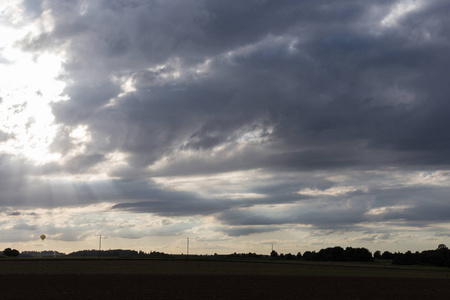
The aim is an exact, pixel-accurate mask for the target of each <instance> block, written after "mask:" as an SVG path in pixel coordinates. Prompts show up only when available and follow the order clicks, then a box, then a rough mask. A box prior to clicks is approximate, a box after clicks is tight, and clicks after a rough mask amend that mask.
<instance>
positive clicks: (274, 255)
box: [270, 250, 278, 258]
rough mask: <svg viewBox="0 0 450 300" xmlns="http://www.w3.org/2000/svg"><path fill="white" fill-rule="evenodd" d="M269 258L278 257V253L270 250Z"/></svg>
mask: <svg viewBox="0 0 450 300" xmlns="http://www.w3.org/2000/svg"><path fill="white" fill-rule="evenodd" d="M270 257H272V258H276V257H278V252H277V251H275V250H272V252H270Z"/></svg>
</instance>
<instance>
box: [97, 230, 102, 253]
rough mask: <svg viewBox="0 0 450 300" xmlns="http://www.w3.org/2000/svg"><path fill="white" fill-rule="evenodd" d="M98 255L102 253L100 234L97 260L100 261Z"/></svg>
mask: <svg viewBox="0 0 450 300" xmlns="http://www.w3.org/2000/svg"><path fill="white" fill-rule="evenodd" d="M100 253H102V235H101V234H100V240H99V242H98V258H99V259H100Z"/></svg>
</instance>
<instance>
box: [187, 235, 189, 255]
mask: <svg viewBox="0 0 450 300" xmlns="http://www.w3.org/2000/svg"><path fill="white" fill-rule="evenodd" d="M187 257H189V238H187Z"/></svg>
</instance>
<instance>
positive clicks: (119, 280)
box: [0, 259, 450, 299]
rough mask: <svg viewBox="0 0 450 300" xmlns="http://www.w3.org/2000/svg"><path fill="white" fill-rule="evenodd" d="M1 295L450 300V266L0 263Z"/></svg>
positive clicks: (27, 297) (212, 262)
mask: <svg viewBox="0 0 450 300" xmlns="http://www.w3.org/2000/svg"><path fill="white" fill-rule="evenodd" d="M0 282H1V284H0V293H1V298H2V299H44V298H45V299H424V298H430V299H450V270H449V269H445V268H439V269H438V268H398V267H397V268H393V267H390V266H382V265H381V266H380V265H374V264H372V265H368V264H366V265H364V264H361V265H358V264H336V263H335V264H330V263H324V264H319V263H314V264H307V263H298V262H295V263H276V262H271V261H267V262H264V261H247V262H246V261H208V260H194V259H191V260H154V259H153V260H150V259H142V260H137V259H136V260H131V259H130V260H124V259H122V260H117V259H116V260H114V259H110V260H107V259H102V260H94V259H80V260H66V259H60V260H58V259H53V260H51V259H50V260H26V259H23V260H0Z"/></svg>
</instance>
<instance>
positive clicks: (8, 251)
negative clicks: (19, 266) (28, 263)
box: [3, 248, 20, 257]
mask: <svg viewBox="0 0 450 300" xmlns="http://www.w3.org/2000/svg"><path fill="white" fill-rule="evenodd" d="M3 254H4V255H6V256H11V257H17V256H19V254H20V252H19V251H18V250H16V249H11V248H6V249H5V250H3Z"/></svg>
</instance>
